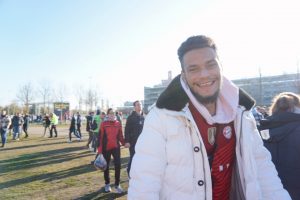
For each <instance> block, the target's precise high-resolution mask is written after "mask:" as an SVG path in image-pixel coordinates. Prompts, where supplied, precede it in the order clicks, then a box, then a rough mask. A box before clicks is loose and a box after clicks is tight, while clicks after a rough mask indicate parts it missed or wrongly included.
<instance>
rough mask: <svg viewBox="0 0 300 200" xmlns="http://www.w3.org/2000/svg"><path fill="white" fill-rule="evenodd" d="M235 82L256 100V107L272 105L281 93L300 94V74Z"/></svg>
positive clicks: (261, 77)
mask: <svg viewBox="0 0 300 200" xmlns="http://www.w3.org/2000/svg"><path fill="white" fill-rule="evenodd" d="M233 82H234V83H235V84H236V85H237V86H239V87H240V88H242V89H244V90H245V91H247V92H248V93H249V94H250V95H251V96H252V97H253V98H254V99H255V100H256V105H264V106H269V105H271V102H272V99H273V97H274V96H276V95H277V94H279V93H281V92H294V93H296V94H300V75H299V73H296V74H283V75H278V76H260V77H256V78H247V79H238V80H233Z"/></svg>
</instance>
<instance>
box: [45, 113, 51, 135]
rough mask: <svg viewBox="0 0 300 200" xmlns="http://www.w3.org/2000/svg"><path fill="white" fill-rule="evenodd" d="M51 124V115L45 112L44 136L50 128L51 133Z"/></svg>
mask: <svg viewBox="0 0 300 200" xmlns="http://www.w3.org/2000/svg"><path fill="white" fill-rule="evenodd" d="M50 124H51V121H50V117H49V115H48V114H45V116H44V118H43V126H44V137H45V135H46V131H47V129H48V130H49V133H50Z"/></svg>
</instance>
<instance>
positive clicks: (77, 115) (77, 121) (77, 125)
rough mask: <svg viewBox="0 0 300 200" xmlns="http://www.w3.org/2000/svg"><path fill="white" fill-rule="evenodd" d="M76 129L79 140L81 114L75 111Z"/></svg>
mask: <svg viewBox="0 0 300 200" xmlns="http://www.w3.org/2000/svg"><path fill="white" fill-rule="evenodd" d="M76 130H77V132H76V134H77V135H78V136H79V137H80V140H81V115H80V113H79V112H77V113H76ZM74 134H75V133H74ZM76 134H75V135H76ZM76 137H77V136H76Z"/></svg>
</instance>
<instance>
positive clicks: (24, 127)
mask: <svg viewBox="0 0 300 200" xmlns="http://www.w3.org/2000/svg"><path fill="white" fill-rule="evenodd" d="M23 119H24V123H23V131H24V133H25V138H27V137H28V126H29V116H28V115H27V114H25V115H24V117H23Z"/></svg>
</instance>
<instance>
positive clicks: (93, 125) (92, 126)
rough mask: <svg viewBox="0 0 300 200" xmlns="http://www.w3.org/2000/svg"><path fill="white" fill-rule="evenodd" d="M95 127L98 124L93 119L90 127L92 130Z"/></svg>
mask: <svg viewBox="0 0 300 200" xmlns="http://www.w3.org/2000/svg"><path fill="white" fill-rule="evenodd" d="M97 128H98V124H97V122H96V120H93V121H92V125H91V129H92V130H93V131H94V130H96V129H97Z"/></svg>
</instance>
